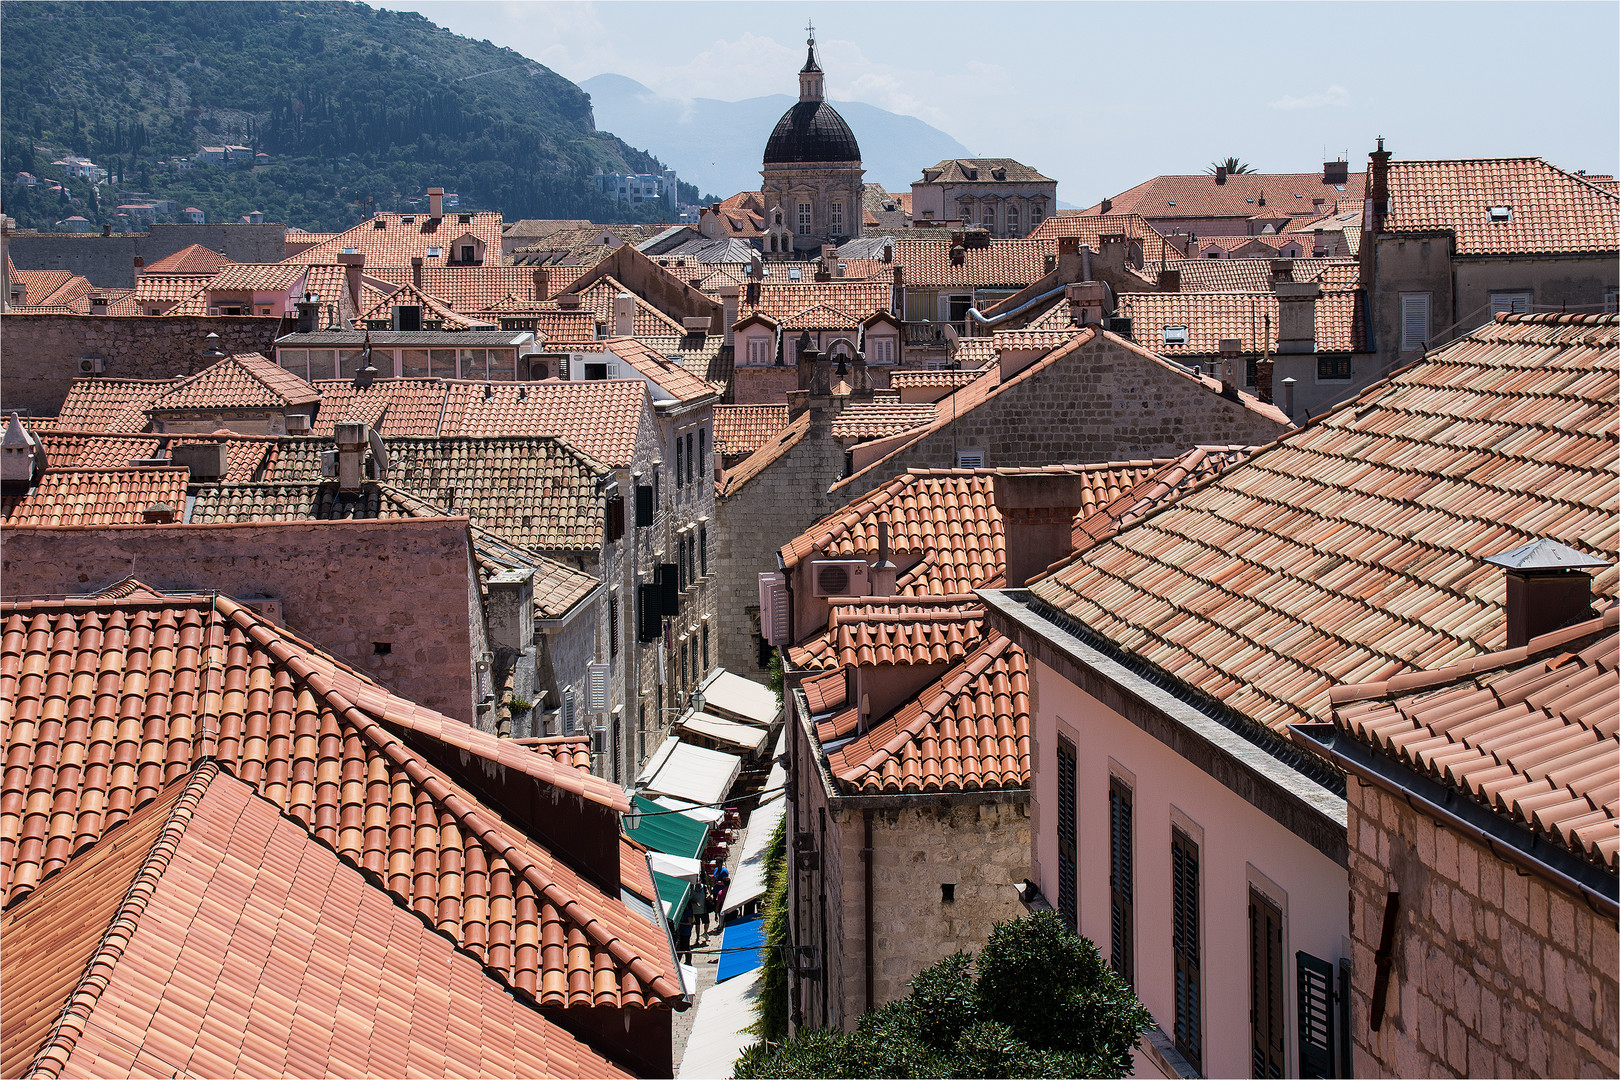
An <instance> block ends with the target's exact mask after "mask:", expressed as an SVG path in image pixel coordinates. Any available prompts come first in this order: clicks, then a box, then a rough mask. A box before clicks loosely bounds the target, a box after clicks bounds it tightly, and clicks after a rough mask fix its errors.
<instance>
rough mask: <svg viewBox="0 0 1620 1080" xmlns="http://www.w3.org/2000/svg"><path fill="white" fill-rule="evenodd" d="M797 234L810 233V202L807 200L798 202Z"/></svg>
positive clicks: (806, 234) (807, 234) (804, 234)
mask: <svg viewBox="0 0 1620 1080" xmlns="http://www.w3.org/2000/svg"><path fill="white" fill-rule="evenodd" d="M799 235H800V236H809V235H810V204H809V203H807V202H802V203H800V204H799Z"/></svg>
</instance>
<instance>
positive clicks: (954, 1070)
mask: <svg viewBox="0 0 1620 1080" xmlns="http://www.w3.org/2000/svg"><path fill="white" fill-rule="evenodd" d="M975 968H976V969H977V974H976V975H975V971H974V969H975ZM1152 1023H1153V1018H1152V1017H1151V1016H1150V1015H1149V1013H1148V1011H1147V1009H1145V1008H1144V1007H1143V1006H1142V1003H1141V1002H1139V1001H1137V999H1136V995H1135V994H1133V993H1132V992H1131V988H1130V987H1129V986H1127V985H1125V983H1124V981H1123V980H1121V979H1120V977H1119V976H1118V975H1117V974H1115V973H1114V971H1113V970H1112V969H1111V968H1109V966H1108V965H1107V963H1105V962H1104V961H1103V958H1102V955H1101V954H1100V953H1099V952H1098V951H1097V947H1096V946H1095V945H1094V944H1092V943H1091V942H1090V941H1087V940H1086V939H1084V938H1081V937H1078V936H1076V935H1075V934H1074V933H1073V932H1072V931H1070V930H1069V928H1068V926H1067V925H1066V924H1065V923H1064V922H1063V920H1062V918H1061V917H1060V916H1059V915H1058V914H1057V913H1056V912H1051V911H1043V912H1039V913H1037V914H1034V915H1028V916H1025V917H1024V918H1021V919H1014V920H1012V921H1009V922H1004V923H997V924H996V926H995V928H994V929H993V930H992V931H991V934H990V940H989V941H988V942H987V943H986V944H985V947H984V949H983V950H982V951H981V952H980V953H979V956H978V958H977V960H975V959H974V958H973V957H971V956H969V955H968V954H967V953H963V952H959V953H957V954H956V955H954V956H951V957H948V958H947V959H945V960H942V961H940V962H939V963H937V964H935V965H934V966H933V967H930V968H928V969H927V970H926V971H924V972H922V973H921V974H919V975H918V976H917V977H916V978H915V979H913V980H912V983H911V993H910V995H909V996H907V997H906V998H904V999H902V1000H900V1001H894V1002H890V1003H889V1004H888V1005H885V1006H883V1008H881V1009H878V1010H877V1011H876V1012H871V1013H867V1014H866V1015H865V1016H863V1017H861V1019H860V1022H859V1023H858V1024H857V1026H856V1029H855V1031H854V1032H841V1031H811V1032H806V1033H803V1034H801V1035H799V1036H797V1037H796V1038H793V1039H790V1040H788V1041H787V1042H785V1043H782V1044H781V1045H779V1046H776V1047H771V1046H769V1045H768V1044H765V1043H756V1044H755V1045H753V1046H751V1047H749V1048H748V1049H747V1050H745V1051H744V1052H743V1056H742V1057H741V1058H740V1059H739V1060H738V1062H737V1066H736V1070H735V1073H734V1075H735V1076H736V1077H738V1078H739V1080H742V1078H750V1080H751V1078H756V1077H758V1078H766V1077H770V1078H775V1077H792V1076H813V1077H859V1076H892V1077H931V1076H939V1077H990V1076H1006V1077H1047V1076H1126V1075H1129V1073H1130V1071H1131V1048H1132V1047H1133V1046H1135V1045H1136V1042H1137V1039H1138V1038H1139V1037H1140V1036H1141V1033H1142V1032H1144V1031H1146V1030H1147V1029H1148V1028H1149V1027H1150V1026H1151V1025H1152Z"/></svg>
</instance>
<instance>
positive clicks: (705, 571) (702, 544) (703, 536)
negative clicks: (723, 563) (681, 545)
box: [698, 521, 709, 577]
mask: <svg viewBox="0 0 1620 1080" xmlns="http://www.w3.org/2000/svg"><path fill="white" fill-rule="evenodd" d="M698 573H699V574H702V575H703V576H704V577H708V576H709V527H708V526H707V525H705V524H703V523H702V522H701V521H700V522H698Z"/></svg>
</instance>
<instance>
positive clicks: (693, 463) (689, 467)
mask: <svg viewBox="0 0 1620 1080" xmlns="http://www.w3.org/2000/svg"><path fill="white" fill-rule="evenodd" d="M692 440H693V435H692V433H691V432H690V431H688V432H687V433H686V482H687V483H688V484H690V483H692V474H693V473H695V472H697V455H696V454H694V453H692V449H693V447H692Z"/></svg>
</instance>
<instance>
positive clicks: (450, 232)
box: [287, 210, 501, 296]
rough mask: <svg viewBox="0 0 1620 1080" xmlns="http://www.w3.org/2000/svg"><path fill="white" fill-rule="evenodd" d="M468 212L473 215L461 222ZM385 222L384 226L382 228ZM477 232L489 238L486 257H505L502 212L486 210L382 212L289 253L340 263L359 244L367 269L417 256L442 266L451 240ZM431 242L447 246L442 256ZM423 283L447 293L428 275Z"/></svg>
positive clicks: (293, 259)
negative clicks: (407, 219) (429, 281)
mask: <svg viewBox="0 0 1620 1080" xmlns="http://www.w3.org/2000/svg"><path fill="white" fill-rule="evenodd" d="M404 217H414V218H415V221H413V222H411V223H410V224H405V223H404V222H403V221H402V220H401V219H402V218H404ZM462 217H467V218H468V219H469V220H468V221H467V222H466V223H463V222H462V221H461V218H462ZM378 222H382V225H383V227H382V228H380V229H379V228H377V223H378ZM467 233H472V234H473V235H474V236H476V237H478V239H479V240H481V241H483V243H484V258H485V260H486V261H488V262H499V260H500V257H501V215H500V214H498V213H495V212H494V211H490V210H480V211H477V212H475V213H472V214H465V215H463V214H446V215H445V216H444V217H443V218H441V219H437V220H435V219H433V218H430V217H428V216H427V215H426V214H411V215H406V214H388V213H378V214H374V215H373V216H371V217H369V218H366V219H365V220H364V221H362V222H360V224H358V225H355V226H354V227H353V228H350V229H347V230H345V231H343V232H340V233H338V234H336V235H335V236H333V237H332V238H331V239H329V240H327V241H325V242H324V243H320V244H316V245H315V246H314V247H310V248H306V249H304V250H303V251H300V252H298V253H297V254H294V255H289V256H288V257H287V261H288V262H290V263H335V262H337V261H338V255H339V254H341V253H342V251H343V249H344V248H346V247H350V248H356V249H358V250H359V252H360V253H361V254H363V255H364V256H365V257H366V271H367V273H373V274H374V273H376V272H377V271H378V270H379V269H381V268H384V267H404V268H405V269H406V270H407V271H409V270H410V266H411V259H412V257H417V258H421V259H423V260H424V265H425V266H427V267H435V268H437V267H442V266H443V265H444V264H445V262H446V260H447V259H448V257H449V255H450V254H452V253H451V250H450V246H451V244H452V243H453V242H454V241H455V240H456V239H458V238H459V237H461V236H464V235H466V234H467ZM429 247H437V248H439V249H441V250H442V251H443V253H444V254H442V255H436V256H434V255H428V248H429ZM423 287H424V288H427V289H428V290H429V291H430V292H433V293H434V295H436V296H437V295H443V294H442V293H440V292H439V290H437V289H435V288H433V287H432V286H429V285H428V284H427V282H426V280H425V279H424V281H423Z"/></svg>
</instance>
